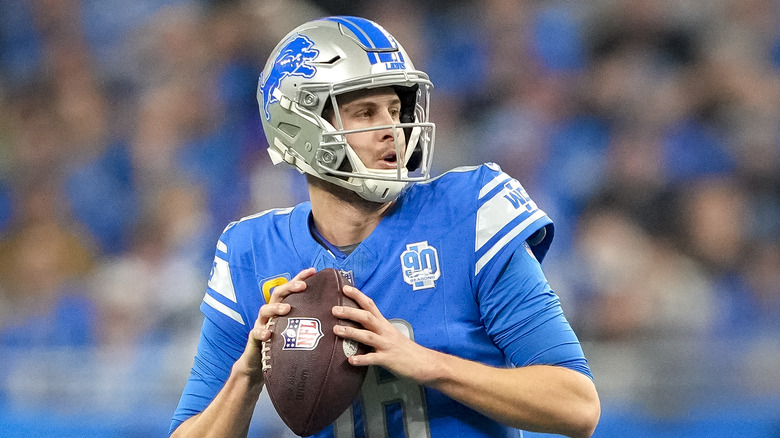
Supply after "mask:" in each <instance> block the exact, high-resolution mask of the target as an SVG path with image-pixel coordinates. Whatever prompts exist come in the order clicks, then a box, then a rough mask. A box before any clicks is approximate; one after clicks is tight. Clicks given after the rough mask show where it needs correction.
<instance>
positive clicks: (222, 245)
mask: <svg viewBox="0 0 780 438" xmlns="http://www.w3.org/2000/svg"><path fill="white" fill-rule="evenodd" d="M217 249H218V250H220V251H222V252H224V253H225V254H227V251H228V250H227V245H225V243H224V242H222V241H221V240H217Z"/></svg>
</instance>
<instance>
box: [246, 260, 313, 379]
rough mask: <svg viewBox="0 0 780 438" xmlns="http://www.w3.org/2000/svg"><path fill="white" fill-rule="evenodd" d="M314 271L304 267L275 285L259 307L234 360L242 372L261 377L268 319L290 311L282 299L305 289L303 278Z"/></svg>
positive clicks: (268, 335) (268, 334) (269, 335)
mask: <svg viewBox="0 0 780 438" xmlns="http://www.w3.org/2000/svg"><path fill="white" fill-rule="evenodd" d="M315 272H316V271H315V270H314V268H308V269H304V270H303V271H301V272H299V273H298V275H296V276H295V277H293V279H292V280H290V281H288V282H287V283H284V284H282V285H279V286H276V287H275V288H274V290H273V293H272V294H271V299H270V300H269V302H268V303H266V304H264V305H263V306H262V307H260V311H259V312H258V314H257V319H256V320H255V325H254V327H253V328H252V331H250V332H249V338H248V339H247V343H246V348H245V349H244V353H243V354H242V355H241V357H240V358H239V359H238V361H237V362H236V365H237V366H238V367H240V368H241V370H242V371H243V372H246V373H248V374H249V375H250V377H254V378H260V379H262V348H263V342H265V341H267V340H269V339H271V330H269V329H268V328H267V327H266V326H267V324H268V320H270V319H271V318H272V317H274V316H282V315H286V314H287V313H289V312H290V305H289V304H287V303H283V302H282V300H283V299H284V297H286V296H288V295H290V294H292V293H298V292H302V291H303V290H305V289H306V283H305V282H304V280H305V279H307V278H309V277H311V276H312V275H314V273H315Z"/></svg>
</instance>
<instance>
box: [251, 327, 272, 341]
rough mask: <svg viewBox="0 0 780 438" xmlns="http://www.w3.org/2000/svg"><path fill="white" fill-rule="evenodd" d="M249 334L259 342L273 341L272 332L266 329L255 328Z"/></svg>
mask: <svg viewBox="0 0 780 438" xmlns="http://www.w3.org/2000/svg"><path fill="white" fill-rule="evenodd" d="M249 333H250V337H252V338H253V339H254V340H255V341H257V342H265V341H267V340H269V339H271V331H270V330H268V329H267V328H265V327H255V328H253V329H252V331H251V332H249Z"/></svg>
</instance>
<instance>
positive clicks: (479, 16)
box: [0, 0, 780, 414]
mask: <svg viewBox="0 0 780 438" xmlns="http://www.w3.org/2000/svg"><path fill="white" fill-rule="evenodd" d="M0 11H1V12H0V350H1V351H5V352H9V351H11V352H15V354H18V355H19V356H21V357H23V356H24V355H25V354H26V353H27V352H30V351H35V350H38V351H41V350H44V351H51V349H65V350H66V351H70V352H72V351H74V350H73V349H76V350H75V351H96V350H95V349H98V350H100V349H102V350H100V351H105V349H109V350H111V351H114V350H117V351H137V350H138V349H139V348H141V347H143V346H149V345H152V346H155V347H156V348H157V347H161V346H162V347H161V348H163V350H162V351H165V347H166V346H178V347H181V345H182V344H184V345H186V346H187V347H189V350H188V351H187V352H186V354H185V355H184V357H183V360H182V357H181V356H174V357H175V360H174V359H170V360H171V361H174V362H173V363H167V364H166V365H165V366H164V367H165V368H166V369H175V370H177V371H176V372H175V373H174V374H175V375H177V376H186V373H187V371H188V370H189V367H190V365H191V356H192V354H193V351H192V349H191V348H192V345H193V342H194V341H195V340H196V338H197V335H198V329H199V325H200V322H201V320H202V317H201V315H200V313H199V311H198V306H199V302H200V300H201V299H202V297H203V293H204V291H205V283H206V278H207V276H208V273H209V270H210V268H211V263H212V258H213V251H214V245H215V243H216V240H217V238H218V236H219V234H220V232H221V230H222V228H223V227H224V226H225V225H227V223H228V222H230V221H232V220H236V219H238V218H240V217H242V216H246V215H248V214H251V213H254V212H257V211H261V210H264V209H267V208H272V207H286V206H290V205H294V204H295V203H298V202H300V201H303V200H305V199H306V189H305V182H304V180H303V179H302V178H301V177H300V175H298V174H297V172H295V171H291V170H289V169H286V168H279V167H273V166H272V165H271V163H270V160H269V159H268V157H267V154H266V152H265V147H266V145H265V139H264V137H263V134H262V131H261V127H260V119H259V116H258V110H257V103H256V100H255V91H256V86H257V78H258V75H259V72H260V71H261V70H262V68H263V65H264V63H265V60H266V58H267V56H268V54H269V52H270V50H271V49H272V48H273V46H274V45H275V44H276V42H277V41H278V40H279V39H280V38H281V37H282V36H283V35H284V34H285V33H287V32H288V31H289V30H290V29H292V28H293V27H294V26H296V25H297V24H299V23H302V22H304V21H306V20H309V19H312V18H315V17H317V16H322V15H331V14H354V15H361V16H365V17H367V18H371V19H374V20H376V21H377V22H379V23H380V24H382V25H383V26H384V27H385V28H387V29H388V30H389V31H390V32H391V33H392V34H393V35H394V36H396V38H397V39H398V40H399V41H400V42H401V43H402V44H403V45H404V47H405V48H406V50H407V51H408V52H409V55H410V57H411V58H412V59H413V60H414V61H415V65H416V67H418V68H420V69H422V70H424V71H426V72H428V73H429V75H430V77H431V79H432V81H433V82H434V85H435V87H436V88H435V91H434V99H433V102H432V119H433V121H434V122H436V124H437V145H436V157H435V159H434V164H435V166H436V171H437V173H441V172H443V171H446V170H448V169H450V168H452V167H455V166H459V165H471V164H478V163H482V162H487V161H492V162H496V163H498V164H499V165H501V166H502V168H503V169H504V170H505V171H506V172H507V173H509V174H511V175H513V176H515V177H516V178H518V179H519V180H520V181H521V183H523V185H524V186H525V187H526V189H527V190H528V192H529V193H530V195H531V196H532V197H533V198H534V199H535V200H536V202H537V203H538V204H539V205H540V206H541V207H542V208H543V209H544V210H545V211H546V212H547V213H548V214H549V215H550V216H551V217H552V219H553V220H554V221H555V223H556V227H557V228H556V238H555V239H556V241H555V243H554V245H553V248H552V249H551V251H550V254H549V256H548V259H547V260H546V261H545V264H544V268H545V272H546V273H547V275H548V278H549V279H550V282H551V284H552V286H553V289H554V290H555V291H556V292H557V293H558V294H559V295H560V296H561V298H562V301H563V306H564V310H565V311H566V312H567V315H569V319H570V320H571V322H572V324H573V325H574V327H575V329H576V330H577V332H578V334H579V335H580V338H581V340H582V341H583V343H584V347H585V349H586V354H587V355H588V357H589V359H590V360H591V363H592V365H593V367H594V374H595V375H596V380H597V386H599V388H600V391H601V392H602V397H606V399H607V400H609V399H610V397H614V398H615V399H625V400H629V401H630V402H636V403H639V404H644V406H645V407H646V408H650V409H654V412H655V413H657V414H665V413H668V410H669V409H672V407H674V409H679V407H680V406H681V403H693V404H695V403H697V402H698V401H701V400H699V399H706V398H708V397H714V396H721V397H723V396H724V392H725V393H728V394H729V396H732V395H733V393H739V394H742V395H744V394H748V395H749V394H759V395H761V394H764V395H766V394H775V395H777V394H780V376H778V374H777V372H776V370H777V367H778V366H779V365H780V27H778V24H777V23H778V22H780V4H778V3H777V2H776V1H773V0H715V1H707V2H695V1H690V0H597V1H589V2H577V1H520V0H485V1H468V0H457V1H452V0H451V1H447V2H444V1H438V0H430V1H427V2H418V1H414V0H396V1H393V2H380V1H376V0H361V1H346V0H345V1H338V0H330V1H327V0H321V1H314V0H310V1H305V0H294V1H293V0H288V1H283V0H244V1H239V0H236V1H228V0H223V1H217V0H211V1H207V0H200V1H197V0H178V1H177V0H138V1H132V2H126V1H123V0H80V1H68V0H34V1H25V0H0ZM79 349H80V350H79ZM155 351H161V350H155ZM7 357H10V356H7ZM15 357H16V356H15ZM84 357H86V355H84ZM101 357H102V356H101ZM122 357H123V358H127V357H128V356H127V355H124V356H122ZM20 360H21V359H20ZM147 360H148V361H149V363H150V364H153V365H154V366H157V367H158V368H159V365H160V361H161V360H163V359H161V358H160V356H159V355H158V356H156V357H154V356H153V357H151V358H147ZM19 363H22V364H24V363H26V362H24V361H21V362H19ZM107 363H108V364H109V365H105V366H111V363H112V362H111V361H110V360H108V362H107ZM71 366H73V365H71ZM0 367H2V366H0ZM151 367H152V365H150V366H149V368H151ZM22 374H24V373H22ZM19 375H21V374H20V371H19V370H18V369H14V364H13V363H12V362H9V361H6V363H5V367H4V369H3V370H0V379H5V380H4V381H0V405H2V404H3V403H4V402H5V403H9V404H13V402H14V397H15V396H14V394H17V392H18V391H21V392H24V390H18V391H17V390H9V388H11V389H13V388H17V386H18V385H16V386H15V385H14V384H13V382H12V381H11V380H12V379H18V376H19ZM658 379H661V382H660V384H659V380H658ZM182 385H183V380H176V381H174V382H172V383H171V387H172V388H174V389H173V390H172V391H173V392H174V394H173V396H172V397H173V398H175V397H177V396H178V393H177V391H179V390H180V388H181V387H182ZM724 385H728V386H727V387H724ZM724 388H725V389H724ZM15 391H17V392H15ZM696 393H697V394H700V396H699V398H698V399H697V398H696V397H695V396H693V395H692V394H696ZM682 394H685V395H686V397H680V395H682ZM691 398H693V400H691ZM174 403H175V402H174Z"/></svg>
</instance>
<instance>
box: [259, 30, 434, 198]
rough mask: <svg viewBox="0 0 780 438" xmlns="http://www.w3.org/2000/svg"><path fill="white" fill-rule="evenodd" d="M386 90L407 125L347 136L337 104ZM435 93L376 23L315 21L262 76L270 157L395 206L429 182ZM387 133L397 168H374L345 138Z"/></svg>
mask: <svg viewBox="0 0 780 438" xmlns="http://www.w3.org/2000/svg"><path fill="white" fill-rule="evenodd" d="M379 87H392V88H393V89H394V90H395V91H396V93H397V94H398V96H399V98H400V100H401V117H400V122H401V123H398V124H396V125H386V126H376V127H371V128H366V129H359V130H350V131H347V130H344V128H343V125H342V123H341V116H340V115H339V112H338V103H337V100H336V99H337V97H338V96H339V95H340V94H344V93H349V92H351V91H356V90H361V89H366V88H379ZM432 89H433V85H432V84H431V82H430V80H429V79H428V75H427V74H425V73H424V72H422V71H419V70H415V68H414V66H413V65H412V62H411V60H410V59H409V57H408V56H407V55H406V52H405V51H404V49H403V48H402V47H401V45H400V44H398V42H397V41H396V40H395V38H393V37H392V35H390V34H389V33H388V32H387V31H386V30H384V29H383V28H382V27H380V26H379V25H377V24H376V23H374V22H372V21H370V20H366V19H364V18H358V17H348V16H338V17H327V18H322V19H318V20H314V21H310V22H308V23H305V24H303V25H301V26H299V27H297V28H296V29H294V30H293V31H292V32H290V33H289V34H288V35H287V36H286V37H285V38H284V39H283V40H282V41H281V42H280V43H279V44H278V45H277V46H276V48H275V49H274V50H273V52H272V53H271V56H270V57H269V59H268V62H267V63H266V65H265V68H264V70H263V72H262V74H261V75H260V80H259V84H258V87H257V101H258V103H259V104H260V113H261V119H262V122H263V130H264V131H265V135H266V138H267V139H268V145H269V146H268V152H269V154H270V155H271V159H272V161H273V162H274V164H278V163H281V162H286V163H289V164H291V165H293V166H294V167H296V168H297V169H298V170H299V171H301V172H305V173H308V174H311V175H313V176H315V177H318V178H321V179H323V180H326V181H329V182H331V183H333V184H337V185H339V186H342V187H346V188H347V189H350V190H352V191H354V192H356V193H357V194H359V195H360V196H361V197H362V198H364V199H367V200H369V201H374V202H388V201H392V200H394V199H396V198H397V197H398V196H399V195H400V193H401V192H402V191H403V190H404V188H405V187H406V186H407V185H409V183H411V182H414V181H425V180H427V179H429V178H430V166H431V159H432V157H433V143H434V134H435V126H434V125H433V123H430V122H429V121H428V112H429V100H430V94H431V90H432ZM326 107H328V108H332V110H333V112H334V114H333V119H332V120H333V121H334V123H333V124H332V123H331V122H330V121H329V120H326V119H325V118H324V117H323V115H322V113H323V110H324V109H325V108H326ZM334 125H335V126H334ZM388 128H391V129H392V132H393V133H394V135H393V136H394V138H395V147H396V156H397V157H398V159H397V160H396V167H397V168H396V169H370V168H367V167H366V166H365V165H364V164H363V163H362V162H361V161H360V159H359V158H358V156H357V154H356V153H355V151H354V150H353V149H352V147H350V145H349V143H347V140H346V134H351V133H355V132H363V131H373V130H381V129H388ZM401 133H403V134H401Z"/></svg>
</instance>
